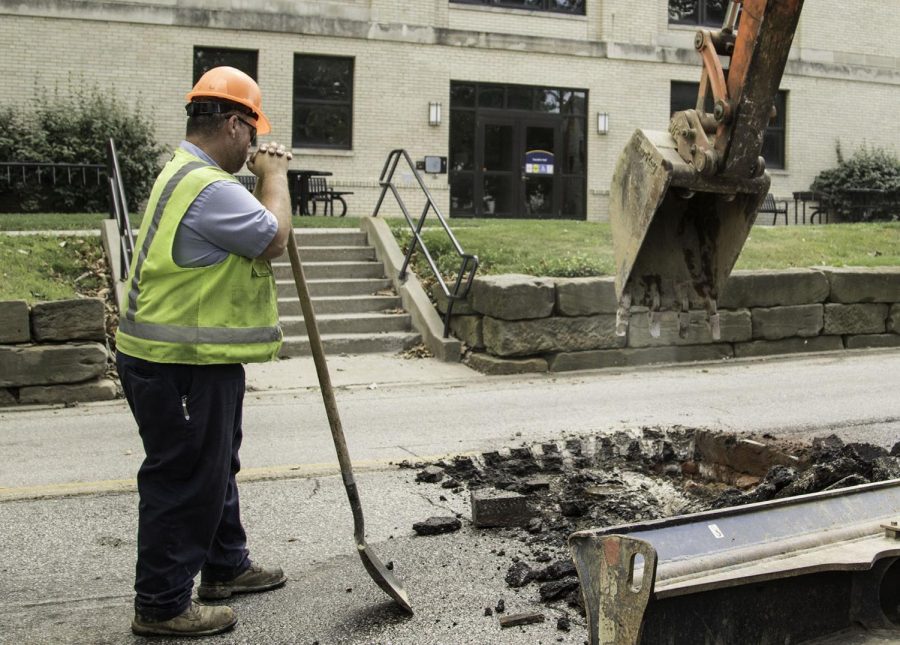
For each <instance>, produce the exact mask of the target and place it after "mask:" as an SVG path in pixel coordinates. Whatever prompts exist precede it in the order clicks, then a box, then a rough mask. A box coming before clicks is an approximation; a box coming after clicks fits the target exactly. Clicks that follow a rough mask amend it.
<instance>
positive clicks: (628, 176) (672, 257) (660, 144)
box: [609, 130, 770, 320]
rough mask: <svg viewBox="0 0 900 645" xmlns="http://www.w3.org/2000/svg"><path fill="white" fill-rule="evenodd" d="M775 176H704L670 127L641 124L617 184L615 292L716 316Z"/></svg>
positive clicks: (624, 298) (656, 307) (622, 298)
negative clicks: (655, 128)
mask: <svg viewBox="0 0 900 645" xmlns="http://www.w3.org/2000/svg"><path fill="white" fill-rule="evenodd" d="M769 181H770V180H769V177H768V175H767V174H762V175H760V176H759V177H755V178H747V179H741V180H736V179H734V178H727V177H722V176H718V175H713V176H704V175H702V174H701V173H699V172H698V171H696V170H695V169H694V167H693V166H692V165H690V164H689V163H687V162H685V161H684V160H683V159H682V158H681V156H679V154H678V151H677V147H676V142H675V140H674V139H673V137H672V136H671V135H670V134H669V133H668V132H659V131H652V130H637V131H636V132H635V133H634V135H633V136H632V137H631V140H630V141H629V142H628V145H627V146H626V147H625V150H624V151H623V152H622V155H621V156H620V157H619V161H618V164H617V165H616V170H615V173H614V175H613V181H612V189H611V190H610V205H609V214H610V224H611V226H612V234H613V245H614V251H615V258H616V295H617V296H618V298H619V302H620V303H621V304H623V305H624V308H625V309H626V310H627V308H628V307H629V306H644V307H648V308H649V309H650V311H651V314H653V313H654V312H658V311H666V310H669V311H678V312H684V313H686V312H687V311H688V309H698V308H699V309H706V310H707V311H708V312H709V313H710V315H711V316H715V314H716V310H715V302H716V300H717V299H718V297H719V292H720V290H721V288H722V285H723V284H724V283H725V280H726V279H727V278H728V276H729V274H730V273H731V269H732V268H733V267H734V263H735V262H736V261H737V257H738V254H739V253H740V251H741V248H742V247H743V245H744V242H745V241H746V239H747V235H748V234H749V233H750V228H751V227H752V226H753V222H754V221H755V219H756V213H757V211H758V210H759V207H760V206H761V205H762V202H763V200H764V199H765V197H766V194H767V193H768V190H769ZM713 320H715V319H713Z"/></svg>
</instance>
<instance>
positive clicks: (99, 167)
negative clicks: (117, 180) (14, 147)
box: [0, 161, 105, 185]
mask: <svg viewBox="0 0 900 645" xmlns="http://www.w3.org/2000/svg"><path fill="white" fill-rule="evenodd" d="M104 170H105V168H104V167H103V164H99V163H57V162H52V161H0V181H2V180H6V182H8V183H10V184H11V183H12V182H13V171H15V176H16V180H17V181H18V175H19V172H20V171H21V174H22V183H23V184H24V183H28V173H29V172H33V173H34V175H35V176H36V178H37V182H38V183H41V181H42V178H43V174H44V173H45V172H49V173H50V178H51V179H52V181H53V184H54V185H55V184H56V178H57V172H59V173H60V174H62V173H63V172H65V176H66V180H67V181H68V183H70V184H71V183H72V178H73V177H74V178H75V179H78V178H79V176H80V178H81V183H82V184H85V185H87V183H88V171H90V172H91V174H92V175H94V174H95V175H96V178H97V184H101V183H102V182H101V179H100V177H101V175H102V174H103V172H104ZM4 171H5V172H4Z"/></svg>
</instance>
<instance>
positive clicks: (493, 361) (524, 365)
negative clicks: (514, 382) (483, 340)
mask: <svg viewBox="0 0 900 645" xmlns="http://www.w3.org/2000/svg"><path fill="white" fill-rule="evenodd" d="M463 362H464V363H465V364H466V365H468V366H469V367H471V368H472V369H473V370H476V371H478V372H481V373H482V374H490V375H493V376H501V375H504V374H531V373H534V372H546V371H547V360H546V359H544V358H541V357H532V358H498V357H496V356H491V355H490V354H482V353H480V352H479V353H475V352H473V353H472V354H469V355H468V356H467V357H466V358H465V359H464V361H463Z"/></svg>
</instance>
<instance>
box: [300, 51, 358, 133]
mask: <svg viewBox="0 0 900 645" xmlns="http://www.w3.org/2000/svg"><path fill="white" fill-rule="evenodd" d="M293 125H294V127H293V137H292V142H291V143H292V145H293V147H295V148H333V149H336V150H350V149H352V147H353V59H352V58H341V57H336V56H310V55H307V54H295V55H294V123H293Z"/></svg>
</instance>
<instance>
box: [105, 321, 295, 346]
mask: <svg viewBox="0 0 900 645" xmlns="http://www.w3.org/2000/svg"><path fill="white" fill-rule="evenodd" d="M119 329H121V330H122V331H124V332H125V333H126V334H129V335H131V336H134V337H135V338H143V339H144V340H157V341H160V342H163V343H190V344H192V345H197V344H199V343H212V344H218V345H229V344H231V345H233V344H238V343H272V342H275V341H278V340H281V326H280V325H276V326H275V327H242V328H229V327H181V326H178V325H157V324H155V323H145V322H135V321H133V320H130V319H128V318H123V319H122V320H120V321H119Z"/></svg>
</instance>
